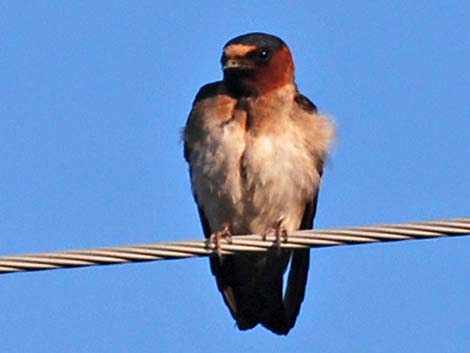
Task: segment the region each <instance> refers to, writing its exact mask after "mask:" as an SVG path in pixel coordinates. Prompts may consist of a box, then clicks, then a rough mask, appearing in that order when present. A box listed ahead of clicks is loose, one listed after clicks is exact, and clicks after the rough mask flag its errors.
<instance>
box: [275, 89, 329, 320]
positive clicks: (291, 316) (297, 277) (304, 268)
mask: <svg viewBox="0 0 470 353" xmlns="http://www.w3.org/2000/svg"><path fill="white" fill-rule="evenodd" d="M295 102H296V103H297V104H298V105H299V106H300V107H301V108H302V109H303V110H305V111H307V112H309V113H316V112H317V107H316V106H315V104H313V103H312V102H311V101H310V100H309V99H308V98H307V97H305V96H304V95H302V94H300V93H298V94H297V95H296V96H295ZM323 164H324V156H320V158H318V159H317V165H315V166H313V167H314V168H316V170H317V172H318V174H319V175H320V177H321V176H322V174H323ZM318 193H319V188H317V190H316V192H315V194H314V196H313V198H312V199H311V200H310V201H309V202H308V203H307V204H306V205H305V210H304V214H303V217H302V221H301V223H300V229H312V228H313V220H314V218H315V214H316V211H317V202H318ZM309 263H310V249H300V250H294V251H293V253H292V260H291V265H290V271H289V277H288V280H287V287H286V293H285V295H284V308H285V312H286V317H287V325H288V328H289V329H291V328H292V327H294V325H295V321H296V319H297V316H298V315H299V311H300V306H301V304H302V301H303V300H304V296H305V287H306V285H307V278H308V268H309Z"/></svg>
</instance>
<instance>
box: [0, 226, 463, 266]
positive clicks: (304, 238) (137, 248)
mask: <svg viewBox="0 0 470 353" xmlns="http://www.w3.org/2000/svg"><path fill="white" fill-rule="evenodd" d="M469 234H470V218H458V219H448V220H437V221H427V222H413V223H401V224H385V225H373V226H364V227H347V228H336V229H325V230H302V231H296V232H292V233H289V235H288V238H287V239H286V241H283V242H281V243H280V246H281V247H282V248H286V249H299V248H307V247H311V248H320V247H328V246H338V245H354V244H365V243H377V242H389V241H400V240H408V239H429V238H441V237H451V236H462V235H469ZM220 245H221V252H222V255H231V254H235V253H237V252H241V251H244V252H261V251H266V250H267V249H273V248H274V249H277V247H278V243H277V239H276V237H275V236H274V235H272V234H271V235H268V236H267V237H266V240H263V239H262V237H261V236H260V235H244V236H238V235H237V236H233V237H232V240H231V242H228V241H225V240H222V241H221V244H220ZM213 255H217V250H216V249H215V244H210V243H208V242H207V240H193V241H175V242H165V243H156V244H141V245H130V246H117V247H103V248H96V249H84V250H66V251H56V252H49V253H38V254H30V255H12V256H0V274H5V273H12V272H26V271H40V270H52V269H61V268H74V267H86V266H100V265H111V264H124V263H131V262H144V261H157V260H171V259H183V258H191V257H202V256H213Z"/></svg>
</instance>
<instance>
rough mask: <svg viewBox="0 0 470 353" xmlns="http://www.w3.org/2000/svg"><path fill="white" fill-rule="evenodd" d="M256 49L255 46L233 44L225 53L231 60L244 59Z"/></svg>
mask: <svg viewBox="0 0 470 353" xmlns="http://www.w3.org/2000/svg"><path fill="white" fill-rule="evenodd" d="M255 49H256V46H255V45H245V44H232V45H229V46H228V47H227V48H225V49H224V53H225V55H226V56H228V57H229V58H233V57H237V56H238V57H243V56H245V55H246V54H248V53H249V52H250V51H253V50H255Z"/></svg>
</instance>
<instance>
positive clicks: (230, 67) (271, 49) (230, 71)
mask: <svg viewBox="0 0 470 353" xmlns="http://www.w3.org/2000/svg"><path fill="white" fill-rule="evenodd" d="M221 62H222V68H223V71H224V83H225V84H226V85H227V87H228V88H229V89H230V90H231V91H232V93H234V94H235V95H239V96H257V95H262V94H265V93H268V92H270V91H272V90H275V89H278V88H280V87H283V86H285V85H287V84H293V83H294V61H293V59H292V54H291V52H290V50H289V48H288V47H287V45H286V44H285V43H284V42H283V41H282V40H281V39H280V38H278V37H275V36H273V35H270V34H265V33H248V34H244V35H241V36H239V37H236V38H234V39H232V40H230V41H229V42H228V43H227V44H225V46H224V49H223V53H222V59H221Z"/></svg>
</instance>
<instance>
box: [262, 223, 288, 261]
mask: <svg viewBox="0 0 470 353" xmlns="http://www.w3.org/2000/svg"><path fill="white" fill-rule="evenodd" d="M283 222H284V217H283V216H282V217H280V218H279V219H278V220H277V221H276V222H275V223H274V224H273V225H272V226H271V227H269V228H268V229H266V231H265V232H264V233H263V234H261V237H262V239H263V241H266V238H267V236H268V234H269V233H271V232H273V233H274V237H275V239H276V247H277V251H278V253H279V254H280V253H281V243H283V242H284V243H287V238H288V234H287V230H286V228H285V227H284V225H283Z"/></svg>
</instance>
